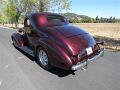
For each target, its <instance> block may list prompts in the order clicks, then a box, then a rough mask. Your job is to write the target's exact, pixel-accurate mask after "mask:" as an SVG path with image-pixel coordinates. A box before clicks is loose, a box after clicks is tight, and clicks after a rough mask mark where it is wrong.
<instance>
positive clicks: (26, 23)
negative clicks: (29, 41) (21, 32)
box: [24, 18, 30, 27]
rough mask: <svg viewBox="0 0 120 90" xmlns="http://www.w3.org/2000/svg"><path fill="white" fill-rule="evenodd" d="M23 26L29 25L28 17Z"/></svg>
mask: <svg viewBox="0 0 120 90" xmlns="http://www.w3.org/2000/svg"><path fill="white" fill-rule="evenodd" d="M24 27H30V20H29V18H26V19H25V22H24Z"/></svg>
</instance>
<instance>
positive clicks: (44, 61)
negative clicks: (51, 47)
mask: <svg viewBox="0 0 120 90" xmlns="http://www.w3.org/2000/svg"><path fill="white" fill-rule="evenodd" d="M39 61H40V63H41V64H42V65H43V66H46V65H48V56H47V54H46V52H45V51H44V50H40V52H39Z"/></svg>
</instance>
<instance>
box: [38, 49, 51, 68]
mask: <svg viewBox="0 0 120 90" xmlns="http://www.w3.org/2000/svg"><path fill="white" fill-rule="evenodd" d="M37 61H38V64H39V65H40V66H41V67H42V68H44V69H46V70H49V69H51V64H50V60H49V56H48V54H47V52H46V51H45V50H44V49H42V48H39V49H38V50H37Z"/></svg>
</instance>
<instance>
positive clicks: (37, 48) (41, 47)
mask: <svg viewBox="0 0 120 90" xmlns="http://www.w3.org/2000/svg"><path fill="white" fill-rule="evenodd" d="M40 47H41V48H43V47H42V46H41V45H38V46H37V47H36V49H35V56H36V57H37V50H38V48H40Z"/></svg>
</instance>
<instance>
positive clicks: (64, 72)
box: [15, 47, 75, 77]
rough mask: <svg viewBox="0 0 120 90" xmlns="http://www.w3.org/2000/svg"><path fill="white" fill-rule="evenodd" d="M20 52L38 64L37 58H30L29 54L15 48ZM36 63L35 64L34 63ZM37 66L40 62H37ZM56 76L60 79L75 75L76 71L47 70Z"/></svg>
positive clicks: (55, 68) (54, 68)
mask: <svg viewBox="0 0 120 90" xmlns="http://www.w3.org/2000/svg"><path fill="white" fill-rule="evenodd" d="M15 48H16V49H17V50H18V51H20V52H21V53H22V54H23V55H25V56H26V57H27V58H29V59H30V60H31V61H35V62H36V58H35V57H32V56H30V55H29V54H27V53H26V52H24V51H22V50H21V49H19V48H17V47H15ZM33 63H34V62H33ZM36 63H37V65H39V64H38V62H36ZM46 71H48V72H50V73H52V74H54V75H57V76H58V77H66V76H68V75H75V71H72V70H63V69H60V68H57V67H53V68H52V69H50V70H46Z"/></svg>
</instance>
